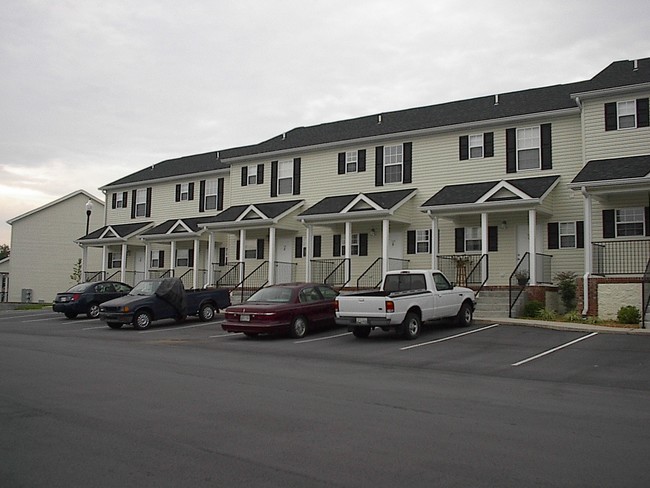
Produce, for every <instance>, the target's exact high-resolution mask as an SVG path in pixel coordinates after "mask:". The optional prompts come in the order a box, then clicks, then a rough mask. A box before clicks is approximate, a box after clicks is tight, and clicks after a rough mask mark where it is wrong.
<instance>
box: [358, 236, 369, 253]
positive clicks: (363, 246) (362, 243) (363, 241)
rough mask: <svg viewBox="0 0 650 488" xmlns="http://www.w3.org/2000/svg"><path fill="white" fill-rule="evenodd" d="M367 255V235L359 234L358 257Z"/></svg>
mask: <svg viewBox="0 0 650 488" xmlns="http://www.w3.org/2000/svg"><path fill="white" fill-rule="evenodd" d="M367 255H368V234H359V256H367Z"/></svg>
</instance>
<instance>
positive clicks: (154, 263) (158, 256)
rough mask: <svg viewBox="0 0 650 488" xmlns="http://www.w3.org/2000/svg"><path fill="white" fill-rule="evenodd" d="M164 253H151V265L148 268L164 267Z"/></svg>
mask: <svg viewBox="0 0 650 488" xmlns="http://www.w3.org/2000/svg"><path fill="white" fill-rule="evenodd" d="M163 254H164V251H151V261H150V262H151V265H150V266H149V267H150V268H162V267H163V266H165V264H164V262H163Z"/></svg>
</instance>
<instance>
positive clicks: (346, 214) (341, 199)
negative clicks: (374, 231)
mask: <svg viewBox="0 0 650 488" xmlns="http://www.w3.org/2000/svg"><path fill="white" fill-rule="evenodd" d="M416 193H417V190H416V189H414V188H409V189H404V190H393V191H381V192H374V193H354V194H350V195H342V196H335V197H326V198H323V199H322V200H321V201H319V202H318V203H316V204H315V205H312V206H311V207H310V208H308V209H307V210H305V211H304V212H302V213H301V214H300V215H298V219H299V220H301V221H304V222H310V221H311V222H314V221H320V222H323V221H326V220H330V221H331V220H336V221H340V220H341V219H342V218H343V219H345V220H359V219H366V220H367V219H369V218H385V217H386V216H389V215H392V214H393V213H394V212H395V211H396V210H397V209H398V208H399V207H401V206H402V205H403V204H404V203H406V202H407V201H408V200H410V199H411V198H412V197H413V196H415V194H416Z"/></svg>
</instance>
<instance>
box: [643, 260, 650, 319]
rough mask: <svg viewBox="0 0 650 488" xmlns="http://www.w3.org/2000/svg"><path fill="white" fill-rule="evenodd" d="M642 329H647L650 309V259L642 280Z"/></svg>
mask: <svg viewBox="0 0 650 488" xmlns="http://www.w3.org/2000/svg"><path fill="white" fill-rule="evenodd" d="M641 305H642V308H643V310H642V311H641V327H644V328H645V318H646V316H647V315H648V307H650V259H648V263H647V264H646V266H645V272H644V273H643V279H642V280H641Z"/></svg>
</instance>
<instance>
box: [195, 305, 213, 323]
mask: <svg viewBox="0 0 650 488" xmlns="http://www.w3.org/2000/svg"><path fill="white" fill-rule="evenodd" d="M215 313H216V311H215V309H214V307H213V306H212V305H211V304H209V303H204V304H203V305H201V308H200V309H199V319H200V320H201V322H208V321H210V320H212V319H213V318H214V314H215Z"/></svg>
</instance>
